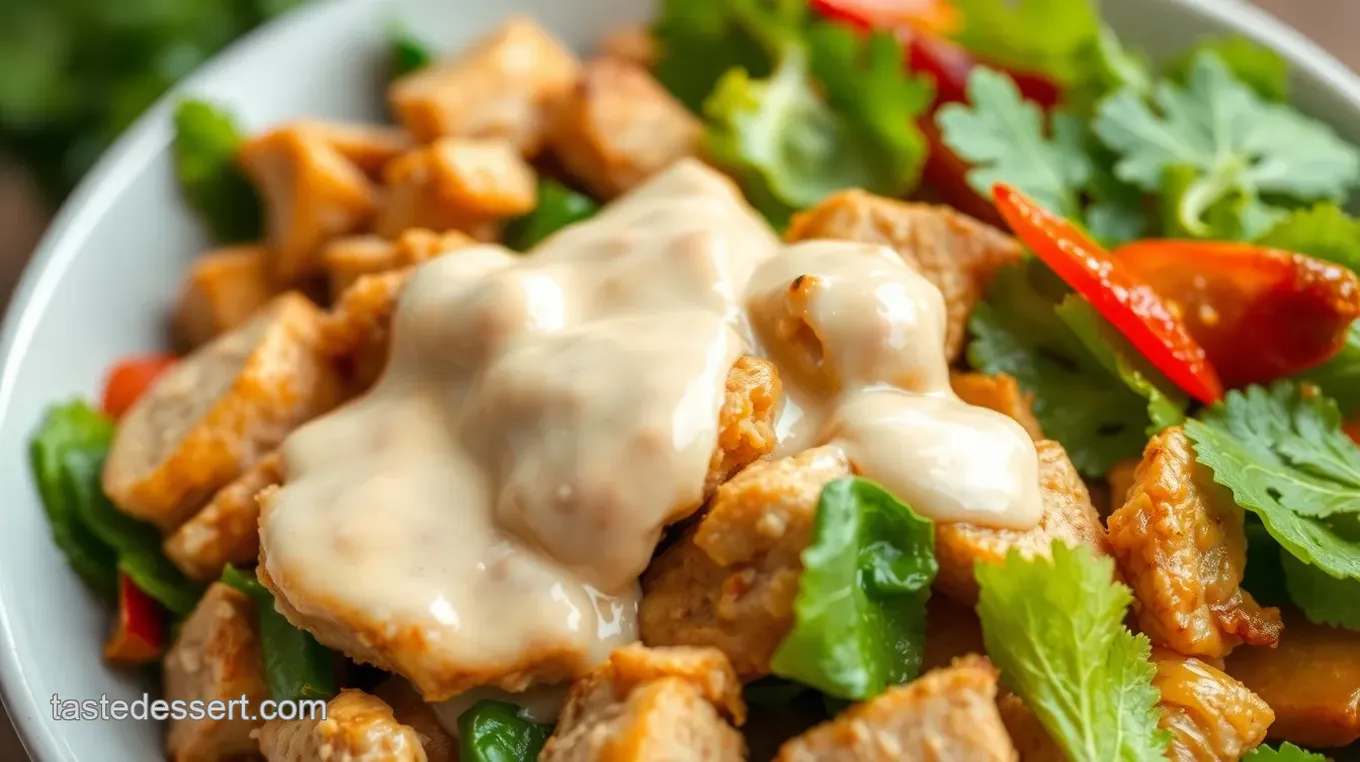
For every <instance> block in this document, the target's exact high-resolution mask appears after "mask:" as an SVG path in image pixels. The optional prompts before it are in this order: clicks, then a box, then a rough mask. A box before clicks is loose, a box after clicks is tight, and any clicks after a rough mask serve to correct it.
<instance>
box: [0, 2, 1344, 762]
mask: <svg viewBox="0 0 1360 762" xmlns="http://www.w3.org/2000/svg"><path fill="white" fill-rule="evenodd" d="M563 1H567V2H569V1H570V0H563ZM384 2H385V0H312V2H309V3H307V4H306V5H303V6H301V7H299V8H295V9H293V10H291V11H289V12H288V13H286V14H284V15H283V16H281V17H279V18H277V19H275V20H274V21H272V22H270V23H268V24H265V25H264V26H261V27H260V28H258V29H256V30H254V31H252V32H251V33H250V34H248V35H246V36H244V37H242V38H241V39H239V40H236V41H235V42H233V43H232V44H231V45H229V46H227V47H226V48H225V49H223V50H222V51H220V52H218V54H217V55H215V56H213V57H212V58H211V59H210V60H209V61H208V62H207V63H205V64H204V65H203V66H201V67H200V68H199V69H198V70H196V71H195V72H194V73H193V74H191V75H190V76H188V77H186V78H185V79H184V80H182V81H181V82H180V83H178V84H177V85H176V86H175V87H173V88H172V89H171V90H170V91H169V92H167V93H166V94H165V95H163V96H162V97H161V98H160V99H159V100H158V101H157V102H156V103H155V104H154V105H153V106H152V107H151V108H149V109H148V110H147V111H146V113H144V114H143V115H142V116H141V117H140V118H138V119H137V120H136V121H135V122H134V123H133V124H132V126H131V127H129V128H128V129H127V130H126V131H125V132H124V133H123V134H122V135H121V136H120V137H119V138H118V139H117V140H116V141H115V142H114V144H113V146H112V147H110V148H109V149H108V150H107V151H106V152H105V153H104V155H103V156H102V157H100V159H99V160H98V161H97V162H96V163H95V165H94V167H93V168H92V169H91V171H90V172H88V173H87V174H86V175H85V177H84V178H83V179H82V180H81V181H80V183H79V184H78V185H77V187H76V189H75V191H74V192H73V193H72V194H71V195H70V197H68V198H67V199H66V201H65V202H64V203H63V204H62V206H61V208H60V209H59V210H58V212H57V214H56V215H55V216H54V217H53V218H52V220H51V222H50V223H49V225H48V228H47V230H46V231H45V232H44V233H43V236H42V238H41V240H40V241H39V243H38V245H37V247H36V248H35V249H34V252H33V255H32V257H31V258H30V259H29V261H28V264H27V265H26V266H25V267H24V270H23V273H22V275H21V276H20V278H19V280H18V283H17V285H16V287H15V290H14V293H13V294H12V296H11V300H10V303H9V306H8V308H7V309H6V310H5V313H4V319H3V323H0V430H3V429H4V428H5V425H6V421H7V419H8V418H9V417H10V407H11V397H12V396H13V393H14V386H15V383H16V376H17V374H18V372H19V367H20V365H21V362H20V360H21V358H22V355H19V356H18V357H16V354H15V351H14V350H15V349H16V348H26V347H27V346H28V345H29V344H30V342H31V340H32V336H33V333H34V331H35V330H36V321H37V320H38V318H39V316H40V315H41V314H42V313H43V312H44V310H45V309H46V307H47V305H48V303H49V302H50V300H51V298H52V296H53V294H54V292H55V291H56V290H57V288H58V287H59V285H60V283H61V280H62V277H63V275H64V273H65V272H66V270H67V269H68V268H69V267H70V266H71V264H72V263H73V261H74V259H75V257H76V256H77V255H78V254H79V253H80V251H81V249H82V247H83V246H84V245H85V241H86V240H87V239H88V237H89V234H90V229H91V228H92V227H93V226H94V224H95V222H96V221H97V220H99V219H100V218H101V217H102V216H103V215H104V213H105V212H106V210H107V208H108V206H109V205H110V203H111V202H112V201H113V200H114V199H115V198H117V197H118V196H119V195H120V194H121V193H122V192H123V190H124V188H125V187H126V185H127V183H128V182H130V181H131V179H133V178H135V177H137V176H139V172H138V171H133V170H134V168H135V169H140V168H142V167H145V166H146V165H147V164H148V163H150V162H151V161H152V160H153V158H155V157H156V156H158V155H159V154H160V152H161V151H164V150H167V149H168V148H169V145H170V141H171V137H172V135H171V120H170V111H171V108H172V103H173V102H174V101H176V100H177V99H179V98H181V97H183V96H184V95H185V94H186V93H189V92H193V91H196V90H201V89H204V86H205V85H207V84H208V83H210V82H212V81H213V80H214V79H215V78H217V77H219V76H221V74H220V72H222V71H223V70H225V69H227V68H228V67H229V66H230V65H231V61H232V60H234V59H237V58H241V57H245V56H249V55H251V54H252V53H253V51H255V50H256V49H258V48H263V47H267V46H268V45H270V44H271V42H272V41H273V40H274V39H275V38H276V37H281V36H286V35H289V34H291V33H292V30H294V29H295V28H297V27H301V26H303V25H306V24H311V23H315V22H318V21H320V20H321V19H323V18H324V17H325V16H326V15H328V14H331V13H335V12H339V11H340V9H341V8H344V7H348V6H355V5H364V4H371V5H374V6H375V7H377V6H380V5H382V4H383V3H384ZM1166 2H1169V3H1172V4H1175V5H1179V6H1182V7H1183V8H1184V9H1185V10H1186V11H1188V12H1190V13H1193V14H1195V15H1197V16H1199V17H1201V18H1202V19H1204V20H1205V21H1206V22H1207V23H1208V24H1209V25H1211V26H1214V27H1218V28H1223V29H1225V30H1228V31H1230V32H1231V33H1235V34H1240V35H1243V36H1245V37H1247V38H1249V39H1251V40H1253V41H1255V42H1257V43H1259V44H1261V45H1265V46H1267V47H1269V48H1271V49H1273V50H1275V51H1276V52H1278V53H1280V54H1281V55H1282V56H1284V58H1285V59H1286V60H1287V61H1288V62H1289V64H1290V67H1291V69H1295V70H1304V71H1308V72H1309V73H1311V74H1313V75H1314V76H1316V77H1317V78H1318V79H1319V80H1320V81H1321V82H1322V83H1324V84H1325V87H1326V88H1327V89H1330V90H1332V91H1334V92H1335V93H1336V94H1338V95H1340V96H1341V97H1342V98H1343V99H1344V100H1346V101H1349V102H1350V103H1352V104H1353V105H1354V106H1356V107H1357V108H1360V74H1358V73H1356V72H1353V71H1351V70H1350V69H1349V68H1348V67H1346V66H1345V65H1344V64H1342V63H1341V62H1340V61H1339V60H1337V59H1336V58H1335V57H1334V56H1333V55H1332V54H1330V53H1328V52H1326V51H1324V50H1323V49H1322V48H1320V47H1318V46H1317V44H1316V43H1314V42H1313V41H1311V40H1310V39H1308V38H1307V37H1305V36H1304V35H1303V34H1302V33H1301V32H1299V31H1298V30H1296V29H1294V28H1292V27H1290V26H1288V25H1287V24H1285V23H1284V22H1282V21H1280V20H1279V19H1276V18H1275V17H1274V16H1272V15H1271V14H1270V13H1269V12H1267V11H1265V10H1263V9H1261V8H1258V7H1256V6H1254V5H1249V4H1247V3H1246V2H1245V1H1244V0H1166ZM43 541H50V540H49V539H48V538H47V537H46V536H44V538H43ZM22 615H23V614H22V612H17V611H10V610H9V608H8V607H7V606H6V605H5V601H4V599H3V597H0V699H3V702H4V706H5V708H6V709H7V711H8V715H9V718H10V722H11V724H12V725H13V727H14V730H15V733H16V735H17V736H18V737H19V740H20V742H21V743H22V744H23V747H24V750H25V751H26V752H27V753H28V755H29V756H30V757H31V758H32V759H33V760H34V762H56V760H64V759H70V758H71V757H70V756H69V753H70V748H69V747H68V746H67V745H66V744H64V743H63V742H62V741H61V740H60V737H59V735H58V733H57V732H56V730H55V726H54V723H53V722H52V721H50V720H47V719H46V717H47V715H46V714H45V712H46V709H47V702H46V701H40V700H39V697H38V696H36V695H34V693H33V686H31V685H30V683H29V681H28V678H27V675H26V672H25V666H24V659H23V658H22V657H23V655H21V654H20V653H19V651H18V648H17V645H16V642H15V638H14V626H13V623H12V621H11V620H12V619H13V618H15V617H20V616H22Z"/></svg>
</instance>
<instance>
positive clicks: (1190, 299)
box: [1113, 241, 1360, 388]
mask: <svg viewBox="0 0 1360 762" xmlns="http://www.w3.org/2000/svg"><path fill="white" fill-rule="evenodd" d="M1113 256H1114V257H1115V259H1117V260H1118V261H1119V263H1120V265H1121V266H1122V267H1123V268H1124V269H1125V270H1126V271H1127V272H1129V273H1130V274H1131V275H1133V277H1135V278H1137V279H1138V280H1139V281H1141V282H1143V283H1147V284H1148V285H1150V286H1151V287H1152V288H1153V290H1155V291H1156V292H1157V294H1158V295H1159V296H1161V297H1162V301H1163V303H1165V304H1166V305H1167V306H1168V307H1169V308H1170V309H1171V310H1172V311H1173V312H1174V313H1175V314H1176V315H1177V316H1178V317H1179V318H1180V319H1181V322H1182V323H1184V324H1185V327H1186V328H1187V329H1188V330H1189V331H1190V335H1191V336H1193V337H1195V341H1196V342H1198V343H1199V345H1200V346H1201V347H1203V348H1204V351H1205V353H1207V355H1208V358H1209V362H1210V363H1212V364H1213V366H1214V369H1215V370H1217V371H1218V375H1219V378H1220V379H1222V381H1223V384H1224V386H1227V387H1229V388H1232V387H1238V386H1246V385H1247V384H1254V383H1269V382H1270V381H1273V380H1274V379H1277V378H1282V377H1284V376H1292V375H1294V374H1295V373H1299V372H1301V371H1305V370H1308V369H1309V368H1313V367H1316V366H1318V365H1321V364H1322V363H1324V362H1326V361H1327V360H1328V359H1330V358H1331V357H1332V356H1333V355H1335V354H1336V353H1337V352H1340V351H1341V348H1342V347H1343V346H1344V345H1345V343H1346V333H1347V331H1348V330H1349V328H1350V325H1351V323H1352V322H1354V321H1355V319H1356V318H1357V317H1360V278H1357V277H1356V275H1355V273H1353V272H1351V271H1350V270H1348V269H1346V268H1344V267H1339V266H1337V265H1334V264H1330V263H1328V262H1322V261H1320V260H1317V259H1313V258H1312V257H1306V256H1304V255H1302V254H1295V253H1293V252H1289V251H1280V250H1279V249H1269V248H1265V247H1261V246H1253V245H1251V244H1245V243H1231V242H1224V241H1138V242H1136V243H1131V244H1128V245H1126V246H1123V247H1121V248H1119V249H1117V250H1116V251H1115V252H1114V255H1113Z"/></svg>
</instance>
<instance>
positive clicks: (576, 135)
mask: <svg viewBox="0 0 1360 762" xmlns="http://www.w3.org/2000/svg"><path fill="white" fill-rule="evenodd" d="M702 136H703V125H702V124H701V123H700V122H699V120H698V118H696V117H695V116H694V115H693V114H691V113H689V111H688V110H687V109H686V108H685V107H684V105H682V104H681V103H680V102H679V101H677V100H676V99H675V98H674V97H672V96H671V94H670V93H668V92H666V89H665V88H664V87H662V86H661V85H660V83H658V82H657V81H656V80H655V79H653V78H652V75H651V74H649V73H647V70H646V69H645V68H643V67H641V66H639V65H637V64H634V63H630V62H628V61H624V60H620V59H618V58H599V59H596V60H594V61H591V62H589V63H587V64H586V65H585V68H584V69H583V70H582V72H581V79H580V81H579V82H577V83H576V87H575V88H574V89H573V90H572V91H571V94H570V95H569V96H568V97H567V99H566V100H565V102H564V103H563V105H562V107H561V109H560V110H559V111H558V112H557V114H556V116H554V118H553V121H552V126H551V127H550V128H549V130H548V142H549V144H550V145H551V146H552V150H553V154H554V155H555V156H556V157H557V159H558V160H559V161H561V162H562V165H563V166H564V167H565V168H566V169H567V171H568V172H569V173H571V175H572V176H573V177H575V178H577V179H579V180H580V181H581V182H582V183H584V184H585V186H586V188H588V189H589V190H590V191H591V192H592V193H594V194H595V195H597V196H600V197H601V198H607V199H608V198H614V197H616V196H619V195H621V194H623V193H625V192H627V191H628V190H629V189H631V188H633V187H635V186H637V185H639V184H641V183H642V182H643V181H645V180H646V179H647V178H649V177H651V176H652V175H654V174H656V173H657V172H660V171H661V170H663V169H665V168H666V167H668V166H670V165H671V164H672V163H674V162H675V161H677V160H679V159H681V158H684V157H686V156H690V155H693V154H694V153H695V151H696V150H697V149H698V146H699V141H700V138H701V137H702Z"/></svg>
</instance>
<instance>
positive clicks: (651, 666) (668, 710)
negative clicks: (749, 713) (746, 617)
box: [538, 644, 746, 762]
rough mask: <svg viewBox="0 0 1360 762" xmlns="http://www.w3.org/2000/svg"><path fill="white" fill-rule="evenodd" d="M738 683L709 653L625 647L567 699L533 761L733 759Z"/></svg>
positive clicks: (742, 711)
mask: <svg viewBox="0 0 1360 762" xmlns="http://www.w3.org/2000/svg"><path fill="white" fill-rule="evenodd" d="M745 716H746V706H745V705H744V704H743V703H742V699H741V683H740V682H739V681H738V680H737V676H736V675H735V674H733V672H732V666H731V665H730V664H728V663H727V659H725V658H724V657H723V655H722V654H721V653H720V652H718V651H716V650H714V649H711V648H659V649H649V648H644V647H642V646H641V645H637V644H634V645H630V646H624V647H623V648H620V649H618V650H616V651H615V652H614V653H613V655H611V656H610V657H609V661H608V662H607V663H606V664H604V665H602V666H601V667H599V668H598V669H596V670H595V672H593V673H592V674H591V675H589V676H587V677H585V678H583V679H581V680H579V681H577V682H576V684H575V685H573V686H572V688H571V693H569V694H567V703H566V706H565V707H564V708H563V710H562V716H561V718H560V720H559V721H558V724H557V729H556V730H554V731H553V735H552V737H551V738H549V739H548V743H547V744H546V745H545V746H544V747H543V751H542V753H541V754H539V757H538V758H539V760H540V762H669V761H670V760H704V761H705V762H740V761H741V760H744V759H746V742H745V740H744V739H743V738H742V736H741V733H738V732H737V731H736V730H734V729H733V728H732V726H731V725H729V724H728V721H729V720H730V721H733V722H736V723H737V724H741V723H742V722H743V721H744V720H745Z"/></svg>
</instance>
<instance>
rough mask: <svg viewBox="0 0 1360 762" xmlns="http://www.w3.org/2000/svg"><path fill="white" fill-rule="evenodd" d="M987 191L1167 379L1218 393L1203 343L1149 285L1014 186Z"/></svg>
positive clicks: (1195, 392) (1204, 396)
mask: <svg viewBox="0 0 1360 762" xmlns="http://www.w3.org/2000/svg"><path fill="white" fill-rule="evenodd" d="M992 196H993V197H994V198H995V200H996V208H997V210H998V211H1000V212H1001V216H1002V217H1004V218H1006V222H1008V223H1010V226H1011V229H1012V230H1014V231H1015V234H1016V236H1018V237H1019V238H1020V240H1021V241H1023V242H1024V243H1025V245H1026V246H1028V247H1029V248H1030V249H1031V250H1033V251H1034V253H1035V254H1036V255H1037V256H1038V257H1039V259H1041V260H1043V262H1044V263H1045V264H1047V265H1048V266H1049V267H1050V268H1052V270H1053V272H1055V273H1057V275H1058V277H1060V278H1062V279H1063V281H1064V282H1066V283H1067V285H1069V286H1071V287H1072V288H1073V289H1074V290H1075V291H1076V292H1077V293H1078V294H1080V295H1081V296H1082V297H1084V298H1085V299H1086V301H1088V302H1090V303H1091V306H1092V307H1095V309H1096V311H1097V312H1099V313H1100V314H1101V316H1103V317H1104V318H1105V319H1106V320H1108V321H1110V323H1111V324H1112V325H1113V326H1114V327H1115V328H1116V329H1117V330H1118V331H1119V332H1120V333H1122V334H1123V335H1124V336H1125V338H1127V339H1128V340H1129V341H1130V342H1131V343H1132V344H1133V346H1134V348H1135V349H1137V350H1138V351H1139V352H1140V353H1142V354H1143V356H1144V357H1146V358H1147V359H1148V361H1149V362H1151V363H1152V365H1153V366H1154V367H1156V368H1157V369H1158V370H1160V371H1161V372H1162V373H1164V374H1165V375H1166V377H1167V378H1169V379H1170V380H1171V382H1172V383H1174V384H1175V385H1176V386H1178V387H1180V388H1181V389H1184V390H1185V391H1186V392H1188V393H1189V394H1190V396H1192V397H1194V398H1195V399H1197V400H1199V401H1201V402H1204V403H1212V402H1216V401H1217V400H1218V399H1220V398H1221V397H1222V396H1223V385H1222V383H1221V382H1220V381H1219V378H1218V373H1217V372H1216V371H1215V369H1214V366H1213V365H1212V364H1210V362H1209V360H1208V358H1207V356H1206V354H1205V351H1204V348H1203V347H1201V346H1200V345H1199V343H1198V342H1196V341H1195V339H1194V337H1193V336H1191V334H1190V332H1189V330H1188V329H1187V328H1186V326H1185V323H1183V322H1182V321H1181V319H1180V317H1179V316H1178V315H1177V314H1176V313H1175V312H1174V311H1173V309H1172V308H1171V307H1170V306H1169V305H1167V304H1166V303H1165V302H1163V301H1162V299H1161V297H1160V296H1159V295H1158V294H1157V292H1156V291H1154V290H1153V288H1152V286H1150V285H1149V284H1147V283H1145V282H1143V281H1142V280H1140V279H1139V278H1137V277H1136V276H1135V275H1134V274H1133V273H1131V272H1130V271H1129V270H1128V269H1127V268H1125V267H1124V266H1123V264H1122V263H1121V261H1120V260H1117V259H1115V258H1113V257H1111V256H1110V254H1109V253H1108V252H1106V251H1105V250H1104V249H1102V248H1101V247H1100V246H1099V244H1097V243H1095V242H1094V241H1092V240H1091V239H1089V238H1087V237H1086V234H1085V233H1083V232H1081V231H1080V230H1078V229H1077V227H1076V226H1075V225H1073V224H1072V223H1070V222H1068V221H1067V220H1065V219H1063V218H1062V217H1059V216H1058V215H1056V214H1053V213H1052V212H1050V211H1048V210H1047V209H1045V208H1043V207H1042V206H1040V205H1039V204H1037V203H1036V202H1035V201H1034V200H1033V199H1031V198H1029V197H1028V196H1026V195H1025V194H1023V193H1021V192H1020V191H1017V190H1015V189H1014V188H1012V187H1010V186H1008V185H1005V184H1004V183H997V184H996V186H995V187H993V189H992Z"/></svg>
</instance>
